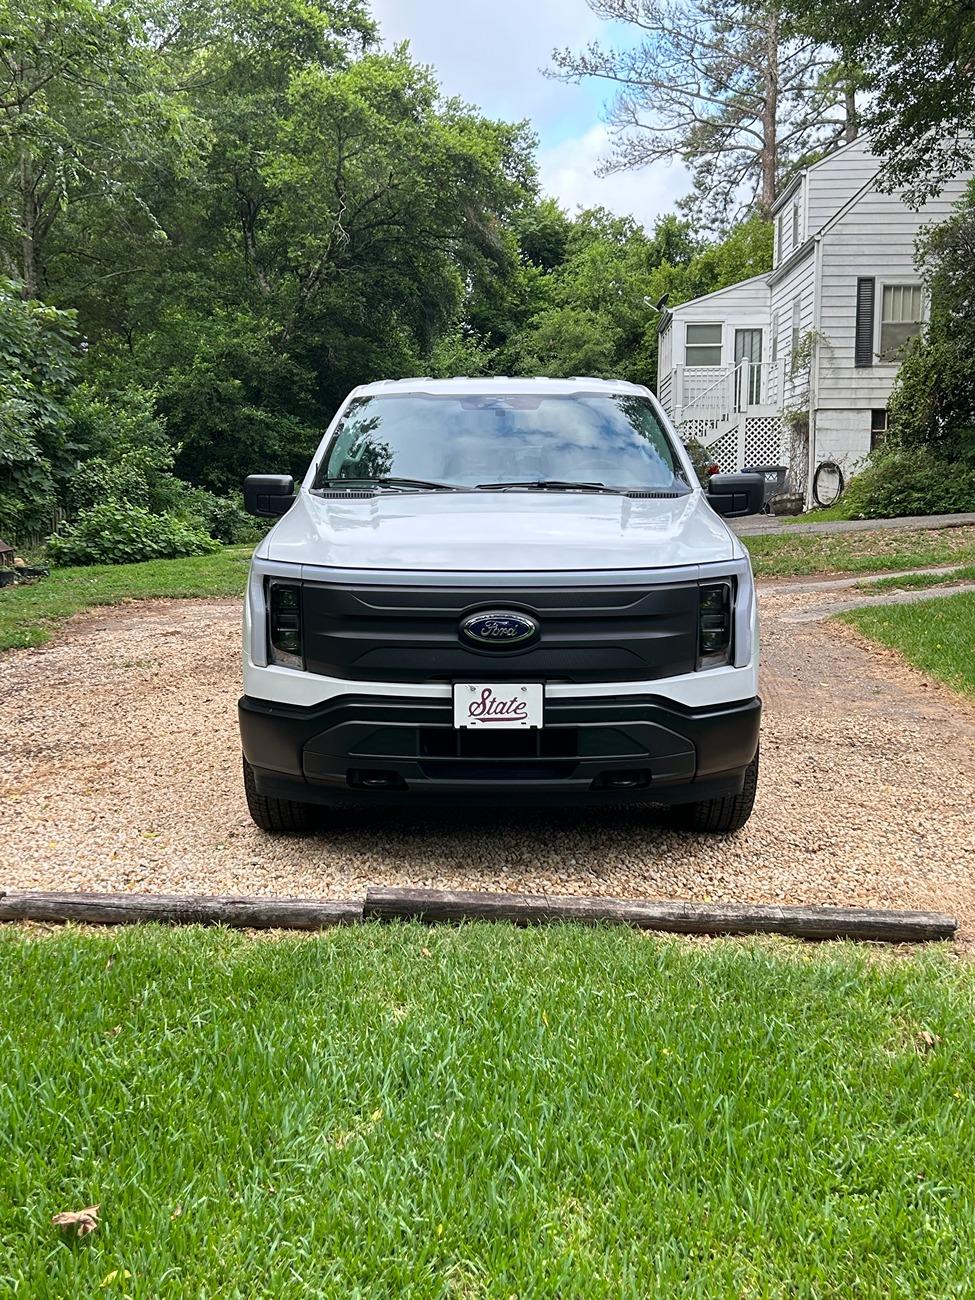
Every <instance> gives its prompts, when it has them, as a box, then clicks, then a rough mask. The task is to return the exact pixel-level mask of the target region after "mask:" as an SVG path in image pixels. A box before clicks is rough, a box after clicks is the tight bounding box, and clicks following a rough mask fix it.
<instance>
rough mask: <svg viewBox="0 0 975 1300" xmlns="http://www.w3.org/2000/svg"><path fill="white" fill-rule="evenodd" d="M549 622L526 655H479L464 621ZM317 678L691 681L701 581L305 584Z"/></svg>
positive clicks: (309, 655)
mask: <svg viewBox="0 0 975 1300" xmlns="http://www.w3.org/2000/svg"><path fill="white" fill-rule="evenodd" d="M499 608H501V609H505V610H515V611H518V612H521V613H525V614H528V615H530V616H531V617H532V618H535V619H537V620H538V622H539V624H540V635H539V637H538V639H537V640H536V641H535V642H533V643H532V644H531V645H529V646H527V647H526V648H524V649H517V648H516V649H501V650H495V649H487V648H485V649H479V648H475V647H473V646H471V645H467V644H465V643H464V642H462V641H461V639H460V624H461V621H462V620H463V619H464V618H466V617H467V616H468V615H470V614H474V613H477V612H478V611H480V610H489V609H499ZM302 626H303V629H304V651H305V667H306V669H307V671H309V672H313V673H321V674H323V675H325V676H328V677H340V678H343V679H345V680H350V681H387V682H435V681H483V680H488V681H495V680H496V681H546V682H574V683H581V682H611V681H619V682H623V681H652V680H655V679H657V678H662V677H672V676H677V675H679V674H682V673H688V672H693V671H694V669H695V667H696V663H697V638H698V584H697V582H694V581H681V582H673V583H661V584H641V585H634V586H598V585H596V584H594V585H593V586H591V587H590V586H571V587H569V586H565V587H560V586H558V585H557V584H553V585H551V586H532V587H524V588H512V587H504V588H502V589H499V588H490V587H486V586H485V587H483V588H479V587H476V586H473V585H472V586H470V587H454V586H440V587H435V586H431V585H416V586H413V585H400V584H396V585H390V586H382V585H373V584H369V585H367V584H364V583H363V584H353V583H342V584H339V583H335V584H332V583H328V584H325V583H315V582H308V581H306V582H305V583H304V584H303V586H302Z"/></svg>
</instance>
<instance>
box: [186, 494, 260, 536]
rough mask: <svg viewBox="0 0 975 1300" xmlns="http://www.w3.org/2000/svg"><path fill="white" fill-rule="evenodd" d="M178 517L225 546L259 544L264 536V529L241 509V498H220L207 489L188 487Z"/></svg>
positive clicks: (242, 505)
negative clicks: (183, 518) (184, 518)
mask: <svg viewBox="0 0 975 1300" xmlns="http://www.w3.org/2000/svg"><path fill="white" fill-rule="evenodd" d="M181 513H182V514H184V515H185V516H186V518H187V519H190V520H192V521H193V522H194V523H196V524H198V525H199V527H201V528H202V529H203V530H204V532H207V533H209V534H210V536H211V537H213V538H215V539H216V540H217V541H218V542H223V543H224V544H225V545H226V546H245V545H246V544H247V543H248V542H257V541H260V539H261V538H262V537H263V536H264V534H265V532H267V525H262V524H261V523H260V521H259V520H257V519H255V518H254V516H253V515H249V514H248V513H247V511H246V510H245V509H244V503H243V498H241V497H231V496H227V497H220V496H217V495H216V493H215V492H210V491H209V490H208V489H207V488H191V487H187V488H186V490H185V492H184V494H183V502H182V509H181Z"/></svg>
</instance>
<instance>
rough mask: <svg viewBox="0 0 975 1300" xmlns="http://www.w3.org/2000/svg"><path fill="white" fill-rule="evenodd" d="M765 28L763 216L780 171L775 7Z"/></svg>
mask: <svg viewBox="0 0 975 1300" xmlns="http://www.w3.org/2000/svg"><path fill="white" fill-rule="evenodd" d="M766 12H767V15H768V16H767V23H766V28H765V54H766V60H765V69H764V71H763V74H762V112H761V124H762V153H761V169H762V181H761V187H760V190H759V196H760V197H759V203H760V205H761V208H762V211H763V212H764V213H766V214H768V212H769V211H770V209H771V207H772V204H773V203H774V202H775V187H776V181H777V179H778V170H779V148H778V125H779V120H778V119H779V41H780V31H779V11H778V7H777V5H775V4H771V5H769V7H768V10H767V11H766Z"/></svg>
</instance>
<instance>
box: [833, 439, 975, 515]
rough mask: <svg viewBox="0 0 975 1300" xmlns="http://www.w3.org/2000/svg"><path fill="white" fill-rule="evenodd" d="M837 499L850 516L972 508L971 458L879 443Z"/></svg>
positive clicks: (974, 504)
mask: <svg viewBox="0 0 975 1300" xmlns="http://www.w3.org/2000/svg"><path fill="white" fill-rule="evenodd" d="M843 504H844V506H845V508H846V513H847V514H848V515H849V516H850V517H851V518H854V519H856V518H861V519H895V518H897V517H898V516H902V515H940V514H953V513H955V512H956V511H962V510H975V463H973V462H972V461H966V460H951V459H948V458H947V457H945V456H940V455H938V454H937V453H935V452H933V451H931V450H930V449H927V448H922V447H912V448H911V449H910V450H905V449H904V448H901V447H897V446H894V447H889V448H884V449H881V450H879V451H876V452H874V453H873V455H872V456H871V457H870V458H869V459H868V460H867V462H866V464H865V466H864V468H863V469H862V470H861V471H860V472H859V473H858V474H857V475H856V477H855V478H854V479H853V480H852V481H851V482H850V485H849V487H848V488H847V490H846V494H845V495H844V497H843Z"/></svg>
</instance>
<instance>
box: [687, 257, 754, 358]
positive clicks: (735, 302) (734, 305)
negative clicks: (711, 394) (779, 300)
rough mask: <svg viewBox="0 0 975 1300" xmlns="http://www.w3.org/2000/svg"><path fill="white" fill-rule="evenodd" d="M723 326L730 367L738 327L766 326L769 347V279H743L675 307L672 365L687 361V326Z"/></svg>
mask: <svg viewBox="0 0 975 1300" xmlns="http://www.w3.org/2000/svg"><path fill="white" fill-rule="evenodd" d="M688 323H690V324H696V325H704V324H714V325H721V326H722V327H723V329H722V342H721V364H722V365H725V366H730V365H733V364H734V359H735V330H736V329H762V330H764V331H765V337H764V338H763V345H764V346H765V347H767V346H768V342H767V338H768V328H769V291H768V280H767V279H766V277H765V276H759V277H756V278H755V279H752V280H743V281H742V282H741V284H733V285H731V286H730V288H728V289H721V290H719V291H718V292H717V293H711V294H708V295H707V296H706V297H704V298H695V299H694V300H693V302H685V303H683V304H682V305H681V306H679V307H675V308H674V318H673V321H672V323H671V337H672V339H673V349H674V350H673V355H672V357H671V364H672V365H676V366H680V365H683V364H684V327H685V326H686V325H687V324H688Z"/></svg>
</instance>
